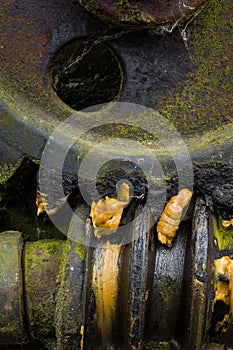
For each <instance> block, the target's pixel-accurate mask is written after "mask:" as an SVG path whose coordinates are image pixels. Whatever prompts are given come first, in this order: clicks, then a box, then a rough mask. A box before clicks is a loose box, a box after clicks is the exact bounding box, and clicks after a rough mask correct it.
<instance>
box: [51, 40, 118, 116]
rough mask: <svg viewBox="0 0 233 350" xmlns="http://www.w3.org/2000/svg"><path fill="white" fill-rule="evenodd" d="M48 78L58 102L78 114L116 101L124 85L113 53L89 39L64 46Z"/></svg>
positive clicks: (55, 59) (56, 56) (57, 55)
mask: <svg viewBox="0 0 233 350" xmlns="http://www.w3.org/2000/svg"><path fill="white" fill-rule="evenodd" d="M51 77H52V85H53V88H54V90H55V91H56V93H57V95H58V96H59V98H60V99H61V100H62V101H63V102H65V103H66V104H67V105H68V106H70V107H71V108H73V109H75V110H77V111H79V110H82V109H85V108H88V107H91V106H94V105H97V104H101V103H108V102H112V101H116V100H117V98H118V97H119V94H120V91H121V89H122V84H123V71H122V67H121V64H120V61H119V59H118V58H117V56H116V55H115V53H114V52H113V50H112V49H111V48H110V47H108V46H107V45H106V44H101V43H97V44H96V43H95V41H94V40H90V39H79V40H74V41H72V42H69V43H68V44H66V45H65V46H63V47H62V48H61V49H60V50H59V51H58V52H57V53H56V55H55V56H54V58H53V60H52V62H51Z"/></svg>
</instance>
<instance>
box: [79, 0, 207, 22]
mask: <svg viewBox="0 0 233 350" xmlns="http://www.w3.org/2000/svg"><path fill="white" fill-rule="evenodd" d="M79 2H80V3H81V4H82V5H83V6H84V7H85V8H86V9H87V10H89V11H91V12H92V13H94V14H97V15H99V17H100V18H103V19H109V20H111V21H115V22H117V23H118V24H121V25H131V26H132V25H134V26H158V25H161V24H167V23H169V22H173V23H175V21H178V20H180V19H183V18H185V17H187V16H190V14H192V13H193V12H194V11H195V10H197V9H198V7H199V6H201V5H203V4H204V3H205V2H206V0H188V1H178V0H172V1H169V2H168V1H162V0H160V1H158V0H150V1H128V0H126V1H124V0H123V1H118V0H115V1H112V0H111V1H110V0H108V1H105V0H80V1H79Z"/></svg>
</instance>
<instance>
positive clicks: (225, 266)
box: [213, 256, 233, 333]
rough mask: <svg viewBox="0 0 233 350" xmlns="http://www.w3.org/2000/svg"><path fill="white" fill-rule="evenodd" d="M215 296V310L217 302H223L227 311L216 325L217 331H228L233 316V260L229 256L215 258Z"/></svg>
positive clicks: (215, 329)
mask: <svg viewBox="0 0 233 350" xmlns="http://www.w3.org/2000/svg"><path fill="white" fill-rule="evenodd" d="M214 277H215V297H214V301H213V312H215V308H216V305H217V303H219V302H222V303H223V305H225V310H227V312H226V313H225V315H223V317H222V319H221V320H218V321H217V322H216V324H215V327H214V332H215V333H219V332H220V333H224V332H226V331H227V328H228V324H229V322H230V319H231V318H232V310H233V261H232V260H231V259H230V257H229V256H223V257H222V258H221V259H217V260H215V276H214Z"/></svg>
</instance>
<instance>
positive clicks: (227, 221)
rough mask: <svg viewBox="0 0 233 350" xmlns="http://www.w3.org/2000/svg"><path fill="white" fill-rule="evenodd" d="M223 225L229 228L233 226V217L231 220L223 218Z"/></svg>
mask: <svg viewBox="0 0 233 350" xmlns="http://www.w3.org/2000/svg"><path fill="white" fill-rule="evenodd" d="M222 226H223V227H224V228H228V227H230V226H232V227H233V219H230V220H222Z"/></svg>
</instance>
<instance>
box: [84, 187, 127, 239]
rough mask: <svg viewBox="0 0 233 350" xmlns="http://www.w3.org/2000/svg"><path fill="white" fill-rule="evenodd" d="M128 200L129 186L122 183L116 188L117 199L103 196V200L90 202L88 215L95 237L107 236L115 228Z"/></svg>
mask: <svg viewBox="0 0 233 350" xmlns="http://www.w3.org/2000/svg"><path fill="white" fill-rule="evenodd" d="M129 201H130V194H129V186H128V185H127V184H126V183H123V184H121V186H120V188H119V190H118V199H115V198H109V197H105V201H103V200H99V201H98V202H97V203H96V202H94V201H93V202H92V205H91V212H90V217H91V218H92V222H93V226H94V234H95V236H96V237H98V238H100V237H101V236H103V235H106V236H108V235H110V234H112V233H114V232H115V231H116V230H117V228H118V226H119V224H120V221H121V217H122V213H123V209H124V207H125V206H126V205H127V204H128V203H129Z"/></svg>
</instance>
